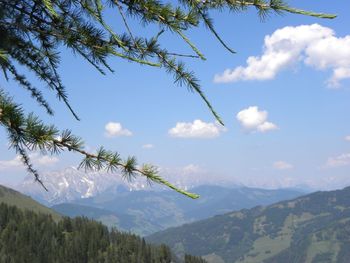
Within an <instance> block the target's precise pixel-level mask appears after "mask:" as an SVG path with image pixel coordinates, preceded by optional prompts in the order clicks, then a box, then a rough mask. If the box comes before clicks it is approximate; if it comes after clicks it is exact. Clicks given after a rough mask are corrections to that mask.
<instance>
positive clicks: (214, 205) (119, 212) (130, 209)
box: [52, 185, 302, 235]
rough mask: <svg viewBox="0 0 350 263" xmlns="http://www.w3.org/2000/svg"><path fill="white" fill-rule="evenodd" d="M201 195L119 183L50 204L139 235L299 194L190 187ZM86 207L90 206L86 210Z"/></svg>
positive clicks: (289, 191)
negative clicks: (132, 187) (134, 188)
mask: <svg viewBox="0 0 350 263" xmlns="http://www.w3.org/2000/svg"><path fill="white" fill-rule="evenodd" d="M192 191H194V192H196V193H198V194H200V195H201V197H200V198H199V199H197V200H191V199H189V198H187V197H184V196H182V195H180V194H178V193H176V192H173V191H144V190H139V191H129V190H128V189H127V188H125V187H123V186H118V187H116V188H115V189H112V188H110V189H108V190H107V191H105V192H103V193H101V194H98V195H96V196H94V197H91V198H81V199H77V200H75V201H73V202H74V203H70V204H67V203H65V204H59V205H55V206H53V207H52V208H53V209H55V210H56V211H58V212H59V213H62V214H64V215H67V216H76V215H77V214H78V215H85V216H90V217H91V218H93V219H95V220H99V221H101V222H103V223H104V224H106V225H108V226H114V227H118V228H120V229H123V230H126V231H132V232H134V233H137V234H140V235H148V234H151V233H154V232H156V231H160V230H164V229H166V228H168V227H172V226H179V225H182V224H185V223H189V222H193V221H197V220H200V219H204V218H208V217H211V216H214V215H217V214H223V213H227V212H229V211H232V210H238V209H242V208H251V207H254V206H256V205H266V204H272V203H275V202H277V201H280V200H286V199H291V198H294V197H296V196H300V195H302V193H301V192H299V191H295V190H287V189H283V190H264V189H254V188H246V187H243V188H239V187H236V188H227V187H222V186H214V185H203V186H198V187H195V188H193V189H192ZM89 207H90V210H89Z"/></svg>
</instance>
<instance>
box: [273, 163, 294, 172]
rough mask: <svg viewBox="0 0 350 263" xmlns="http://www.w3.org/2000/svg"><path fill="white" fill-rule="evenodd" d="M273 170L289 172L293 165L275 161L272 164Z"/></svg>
mask: <svg viewBox="0 0 350 263" xmlns="http://www.w3.org/2000/svg"><path fill="white" fill-rule="evenodd" d="M273 168H274V169H276V170H290V169H293V165H292V164H290V163H287V162H285V161H277V162H274V163H273Z"/></svg>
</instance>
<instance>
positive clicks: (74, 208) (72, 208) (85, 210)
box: [51, 203, 136, 231]
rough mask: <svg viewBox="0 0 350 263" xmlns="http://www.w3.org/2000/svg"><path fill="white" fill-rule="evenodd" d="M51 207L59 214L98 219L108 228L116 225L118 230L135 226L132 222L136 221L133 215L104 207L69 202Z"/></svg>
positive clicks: (130, 228)
mask: <svg viewBox="0 0 350 263" xmlns="http://www.w3.org/2000/svg"><path fill="white" fill-rule="evenodd" d="M51 209H53V210H54V211H56V212H58V213H59V214H61V215H65V216H69V217H78V216H85V217H88V218H91V219H94V220H96V221H100V222H102V223H103V224H104V225H106V226H108V227H110V228H111V227H116V228H118V229H119V230H125V231H126V230H128V231H130V230H132V229H135V228H136V225H135V223H134V222H135V221H136V219H135V217H133V216H131V215H123V214H120V213H115V212H112V211H109V210H106V209H101V208H97V207H91V206H85V205H79V204H71V203H62V204H58V205H54V206H52V207H51Z"/></svg>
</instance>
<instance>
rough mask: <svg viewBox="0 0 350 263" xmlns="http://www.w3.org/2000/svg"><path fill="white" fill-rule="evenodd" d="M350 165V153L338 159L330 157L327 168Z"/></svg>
mask: <svg viewBox="0 0 350 263" xmlns="http://www.w3.org/2000/svg"><path fill="white" fill-rule="evenodd" d="M347 165H350V153H344V154H341V155H339V156H336V157H329V158H328V160H327V163H326V166H327V167H340V166H347Z"/></svg>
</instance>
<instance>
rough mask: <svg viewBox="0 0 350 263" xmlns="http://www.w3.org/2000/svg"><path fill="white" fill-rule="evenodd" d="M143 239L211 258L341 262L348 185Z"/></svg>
mask: <svg viewBox="0 0 350 263" xmlns="http://www.w3.org/2000/svg"><path fill="white" fill-rule="evenodd" d="M147 240H148V241H150V242H154V243H165V244H167V245H169V246H170V247H171V248H172V249H173V250H174V251H175V252H176V253H177V254H178V255H181V254H183V253H185V252H187V251H191V253H192V254H194V255H198V256H199V255H201V256H204V258H206V260H207V261H208V262H211V263H220V262H224V263H228V262H230V263H281V262H283V263H292V262H293V263H326V262H327V263H332V262H334V263H346V262H349V258H350V250H349V247H350V187H347V188H345V189H343V190H337V191H330V192H316V193H313V194H309V195H306V196H302V197H298V198H296V199H293V200H289V201H282V202H278V203H276V204H273V205H270V206H267V207H262V206H258V207H254V208H252V209H243V210H240V211H237V212H231V213H227V214H224V215H219V216H215V217H212V218H209V219H205V220H202V221H199V222H194V223H191V224H186V225H183V226H180V227H176V228H170V229H167V230H165V231H162V232H158V233H155V234H153V235H151V236H149V237H148V238H147Z"/></svg>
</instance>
